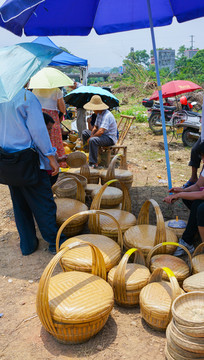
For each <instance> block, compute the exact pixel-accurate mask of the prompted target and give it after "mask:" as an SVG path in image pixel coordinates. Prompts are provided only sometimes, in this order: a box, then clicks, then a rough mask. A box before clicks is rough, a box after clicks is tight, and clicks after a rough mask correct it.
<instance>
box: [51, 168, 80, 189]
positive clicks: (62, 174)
mask: <svg viewBox="0 0 204 360" xmlns="http://www.w3.org/2000/svg"><path fill="white" fill-rule="evenodd" d="M69 170H70V169H69ZM69 170H68V171H67V172H66V173H60V174H59V177H58V178H60V179H61V178H62V179H64V178H75V179H78V180H79V181H80V183H81V184H82V186H83V188H84V189H86V186H87V179H86V178H85V177H84V176H82V175H80V174H75V173H71V172H70V171H69Z"/></svg>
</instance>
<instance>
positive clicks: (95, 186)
mask: <svg viewBox="0 0 204 360" xmlns="http://www.w3.org/2000/svg"><path fill="white" fill-rule="evenodd" d="M101 186H102V185H100V184H87V185H86V189H85V192H86V195H87V196H91V195H92V192H93V191H94V190H96V191H99V190H100V189H101Z"/></svg>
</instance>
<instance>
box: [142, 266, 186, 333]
mask: <svg viewBox="0 0 204 360" xmlns="http://www.w3.org/2000/svg"><path fill="white" fill-rule="evenodd" d="M163 271H165V272H166V273H167V274H168V277H169V281H170V282H166V281H163V280H162V275H163ZM182 293H183V290H182V289H181V288H180V287H179V284H178V281H177V280H176V277H175V276H174V273H173V272H172V271H171V270H170V269H169V268H166V267H164V268H160V269H159V268H158V269H156V270H154V272H153V273H152V275H151V277H150V279H149V284H148V285H146V286H145V287H143V289H142V290H141V292H140V300H139V301H140V311H141V315H142V317H143V319H144V320H145V321H146V322H147V323H148V325H150V326H151V327H153V328H155V329H157V330H165V329H166V327H167V325H168V323H169V322H170V320H171V305H172V302H173V300H174V299H175V298H176V297H177V296H179V295H180V294H182Z"/></svg>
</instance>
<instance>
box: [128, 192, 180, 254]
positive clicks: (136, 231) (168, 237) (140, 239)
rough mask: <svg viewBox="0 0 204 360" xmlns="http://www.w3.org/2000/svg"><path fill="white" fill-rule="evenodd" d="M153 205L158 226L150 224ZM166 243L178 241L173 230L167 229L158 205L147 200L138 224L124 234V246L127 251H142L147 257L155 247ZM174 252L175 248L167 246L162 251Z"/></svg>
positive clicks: (151, 200)
mask: <svg viewBox="0 0 204 360" xmlns="http://www.w3.org/2000/svg"><path fill="white" fill-rule="evenodd" d="M151 204H152V206H153V208H154V210H155V213H156V221H157V225H156V226H155V225H150V224H149V208H150V205H151ZM166 241H168V242H175V243H177V242H178V239H177V237H176V235H175V234H174V233H173V232H172V231H171V230H168V229H166V228H165V225H164V219H163V215H162V212H161V210H160V207H159V205H158V203H157V202H156V201H155V200H153V199H150V200H146V201H145V203H144V204H143V205H142V207H141V210H140V212H139V215H138V224H137V225H135V226H132V227H130V228H129V229H128V230H127V231H126V232H125V234H124V245H125V247H126V248H127V249H130V248H132V247H136V248H139V249H141V250H142V252H143V254H144V256H145V257H146V256H147V255H148V253H149V251H150V250H151V249H152V248H153V247H154V246H156V245H158V244H160V243H163V242H166ZM174 250H175V246H172V245H167V246H165V247H164V248H163V250H162V251H163V252H164V253H172V252H174ZM157 251H158V250H157ZM158 252H159V251H158ZM160 252H161V250H160Z"/></svg>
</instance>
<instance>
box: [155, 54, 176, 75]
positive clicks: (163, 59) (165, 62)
mask: <svg viewBox="0 0 204 360" xmlns="http://www.w3.org/2000/svg"><path fill="white" fill-rule="evenodd" d="M157 58H158V66H159V69H162V68H167V67H168V68H169V70H170V71H172V70H173V69H174V67H175V50H168V49H164V50H157Z"/></svg>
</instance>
